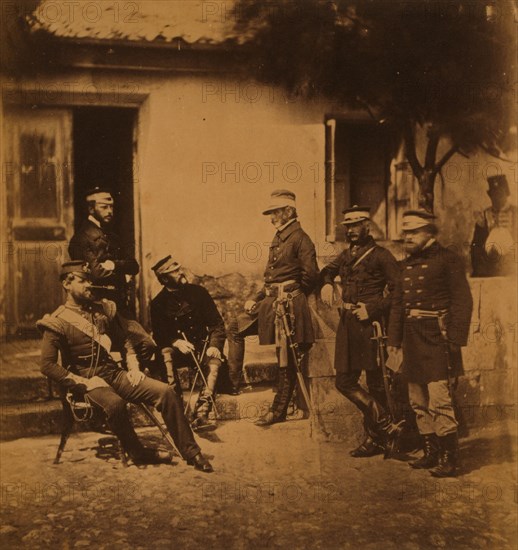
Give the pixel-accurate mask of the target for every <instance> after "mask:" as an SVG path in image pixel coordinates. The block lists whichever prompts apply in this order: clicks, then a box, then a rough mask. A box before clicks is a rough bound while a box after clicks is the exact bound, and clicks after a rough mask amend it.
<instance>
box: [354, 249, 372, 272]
mask: <svg viewBox="0 0 518 550" xmlns="http://www.w3.org/2000/svg"><path fill="white" fill-rule="evenodd" d="M375 248H376V245H374V246H372V247H371V248H369V250H366V251H365V252H364V253H363V254H362V255H361V256H360V257H359V258H358V259H357V260H356V261H355V262H354V264H353V265H352V266H351V269H354V268H355V267H358V266H359V265H360V263H361V262H363V260H365V258H366V257H367V256H368V255H369V254H370V253H371V252H372V251H373V250H374V249H375Z"/></svg>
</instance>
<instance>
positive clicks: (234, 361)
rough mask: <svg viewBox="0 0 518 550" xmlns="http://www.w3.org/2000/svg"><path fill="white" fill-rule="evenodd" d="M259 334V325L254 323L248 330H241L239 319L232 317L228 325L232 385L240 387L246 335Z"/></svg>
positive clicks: (228, 360) (229, 366) (228, 359)
mask: <svg viewBox="0 0 518 550" xmlns="http://www.w3.org/2000/svg"><path fill="white" fill-rule="evenodd" d="M256 334H257V327H256V326H255V325H252V326H250V327H248V329H247V330H244V331H242V332H239V328H238V321H237V319H232V320H231V321H230V323H229V325H228V327H227V341H228V358H227V363H228V375H229V378H230V382H231V383H232V386H233V387H234V388H236V389H239V386H240V385H241V378H242V376H243V360H244V358H245V337H246V336H253V335H256Z"/></svg>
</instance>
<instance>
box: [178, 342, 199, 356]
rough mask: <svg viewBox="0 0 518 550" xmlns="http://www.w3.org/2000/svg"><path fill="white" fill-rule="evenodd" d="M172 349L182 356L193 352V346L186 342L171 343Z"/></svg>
mask: <svg viewBox="0 0 518 550" xmlns="http://www.w3.org/2000/svg"><path fill="white" fill-rule="evenodd" d="M173 347H174V348H176V349H177V350H178V351H180V352H181V353H183V354H184V355H186V354H188V353H190V352H191V351H194V346H193V345H192V344H191V343H190V342H189V341H188V340H176V341H175V342H173Z"/></svg>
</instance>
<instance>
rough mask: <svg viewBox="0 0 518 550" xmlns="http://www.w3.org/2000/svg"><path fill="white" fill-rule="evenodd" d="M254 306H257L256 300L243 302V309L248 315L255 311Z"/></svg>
mask: <svg viewBox="0 0 518 550" xmlns="http://www.w3.org/2000/svg"><path fill="white" fill-rule="evenodd" d="M256 307H257V302H256V301H254V300H247V301H246V302H245V311H246V313H248V314H249V315H251V314H252V313H255V308H256Z"/></svg>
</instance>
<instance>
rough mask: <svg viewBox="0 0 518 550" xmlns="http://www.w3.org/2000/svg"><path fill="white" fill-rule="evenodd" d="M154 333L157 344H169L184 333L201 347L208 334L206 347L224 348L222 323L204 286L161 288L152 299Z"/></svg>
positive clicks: (181, 337)
mask: <svg viewBox="0 0 518 550" xmlns="http://www.w3.org/2000/svg"><path fill="white" fill-rule="evenodd" d="M151 324H152V327H153V337H154V339H155V340H156V342H157V344H158V346H159V347H160V348H165V347H170V346H171V345H172V344H173V342H175V341H176V340H181V339H183V336H182V335H181V333H182V332H184V333H185V335H186V336H187V339H188V340H189V342H191V343H192V344H193V345H194V346H196V347H200V345H202V344H201V342H202V341H203V340H204V339H205V337H206V336H207V334H208V336H209V342H208V345H207V347H215V348H218V349H219V350H220V351H223V345H224V344H225V338H226V336H225V324H224V322H223V319H222V318H221V315H220V314H219V311H218V308H217V307H216V304H215V303H214V300H213V299H212V298H211V296H210V294H209V293H208V292H207V290H206V289H205V288H203V287H202V286H199V285H191V284H186V285H183V286H182V287H181V288H180V289H178V290H175V291H172V292H171V291H169V290H167V289H166V288H163V289H162V290H161V291H160V292H159V293H158V294H157V295H156V296H155V298H153V300H152V301H151Z"/></svg>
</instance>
